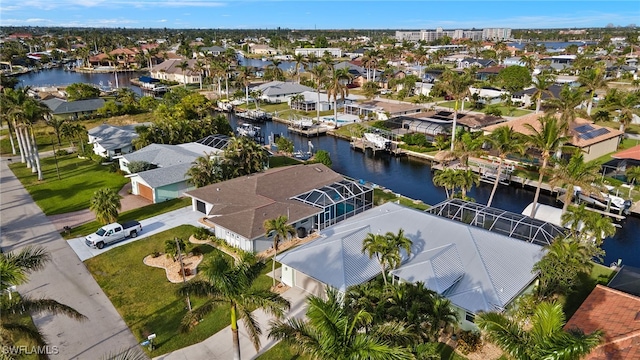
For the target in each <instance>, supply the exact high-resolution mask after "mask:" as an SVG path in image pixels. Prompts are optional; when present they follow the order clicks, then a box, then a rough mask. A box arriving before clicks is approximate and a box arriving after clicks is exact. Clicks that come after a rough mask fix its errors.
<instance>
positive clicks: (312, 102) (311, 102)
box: [288, 89, 356, 111]
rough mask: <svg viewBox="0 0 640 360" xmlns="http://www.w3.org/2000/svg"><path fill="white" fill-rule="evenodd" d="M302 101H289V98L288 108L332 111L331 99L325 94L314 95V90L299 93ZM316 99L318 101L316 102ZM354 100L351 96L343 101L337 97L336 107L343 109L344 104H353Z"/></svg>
mask: <svg viewBox="0 0 640 360" xmlns="http://www.w3.org/2000/svg"><path fill="white" fill-rule="evenodd" d="M300 95H301V96H302V99H301V100H299V101H291V97H289V99H288V101H289V106H290V107H291V108H292V109H294V110H300V111H316V107H320V111H328V110H333V97H331V98H329V96H328V95H327V93H323V92H321V93H319V94H318V93H316V92H315V90H313V89H311V90H310V91H304V92H302V93H300ZM318 98H319V99H320V100H318ZM355 101H356V98H355V97H354V96H352V95H348V96H345V98H344V99H342V97H340V96H338V100H337V101H336V106H337V108H338V109H341V108H344V106H345V104H353V103H355Z"/></svg>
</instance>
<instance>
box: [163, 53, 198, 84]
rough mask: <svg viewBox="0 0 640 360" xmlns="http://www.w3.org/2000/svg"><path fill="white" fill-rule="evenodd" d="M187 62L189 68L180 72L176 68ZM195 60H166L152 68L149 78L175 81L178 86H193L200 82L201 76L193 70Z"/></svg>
mask: <svg viewBox="0 0 640 360" xmlns="http://www.w3.org/2000/svg"><path fill="white" fill-rule="evenodd" d="M184 61H186V62H187V64H188V65H189V67H188V68H187V69H185V70H184V72H183V71H182V69H180V68H179V67H178V66H179V65H180V64H181V63H183V62H184ZM195 64H196V60H194V59H189V60H184V59H168V60H165V61H163V62H161V63H160V64H158V65H156V66H154V67H153V69H152V70H151V72H150V76H151V77H152V78H154V79H158V80H165V81H175V82H177V83H180V84H185V83H186V84H193V83H197V82H200V76H201V74H200V73H199V72H197V71H195V70H194V65H195Z"/></svg>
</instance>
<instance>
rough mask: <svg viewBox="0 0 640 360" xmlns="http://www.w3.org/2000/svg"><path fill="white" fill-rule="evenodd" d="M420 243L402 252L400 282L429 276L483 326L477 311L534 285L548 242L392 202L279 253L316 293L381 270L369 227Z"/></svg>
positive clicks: (468, 321)
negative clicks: (367, 247) (369, 246)
mask: <svg viewBox="0 0 640 360" xmlns="http://www.w3.org/2000/svg"><path fill="white" fill-rule="evenodd" d="M399 229H403V230H404V235H405V236H406V237H407V238H409V239H410V240H411V241H412V242H413V246H412V254H411V255H410V256H407V254H406V253H404V251H402V255H403V261H402V265H400V267H398V268H397V269H394V270H391V271H390V273H391V277H392V280H393V281H394V282H412V283H415V282H418V281H420V282H423V283H424V284H425V286H426V287H427V288H429V289H431V290H433V291H436V292H438V293H439V294H440V295H442V296H444V297H446V298H448V299H449V300H451V302H452V305H453V307H454V308H455V310H456V311H457V312H458V313H459V315H460V326H461V327H462V328H463V329H475V328H476V326H475V324H474V323H473V322H474V318H475V314H477V313H478V312H487V311H503V310H505V309H506V308H507V307H508V306H509V305H510V304H511V303H512V302H513V300H514V299H515V298H516V297H517V296H519V295H520V294H522V293H524V292H526V291H528V290H530V289H531V287H532V285H533V283H534V280H535V278H536V274H535V273H534V272H532V268H533V265H534V264H535V263H536V262H537V261H538V260H539V259H540V258H541V257H542V255H543V254H544V250H543V247H542V246H540V245H537V244H533V243H530V242H526V241H520V240H517V239H513V238H509V237H507V236H505V235H502V234H498V233H494V232H490V231H487V230H485V229H482V228H478V227H474V226H470V225H468V224H465V223H462V222H457V221H453V220H450V219H447V218H444V217H440V216H436V215H432V214H429V213H425V212H423V211H418V210H415V209H411V208H407V207H404V206H402V205H398V204H395V203H392V202H388V203H385V204H383V205H381V206H378V207H375V208H373V209H371V210H368V211H365V212H363V213H361V214H358V215H355V216H353V217H352V218H350V219H347V220H345V221H343V222H340V223H338V224H336V225H333V226H330V227H328V228H326V229H324V230H321V231H320V237H319V238H318V239H316V240H314V241H312V242H309V243H307V244H304V245H302V246H299V247H297V248H295V249H292V250H288V251H287V252H285V253H282V254H281V255H279V256H278V257H277V261H279V262H281V263H282V282H283V283H284V284H285V285H288V286H291V287H298V288H300V289H303V290H305V291H307V292H309V293H311V294H313V295H318V296H322V295H323V293H324V290H325V288H326V287H332V288H335V289H337V290H338V291H340V292H345V291H347V289H348V288H349V287H351V286H354V285H359V284H362V283H365V282H367V281H369V280H371V279H373V278H374V277H376V276H378V275H379V274H380V265H379V264H378V262H377V260H376V259H375V258H370V257H369V256H368V255H367V254H366V253H363V252H362V243H363V240H364V239H365V238H366V237H367V235H368V234H385V233H387V232H391V233H394V234H395V233H397V232H398V230H399Z"/></svg>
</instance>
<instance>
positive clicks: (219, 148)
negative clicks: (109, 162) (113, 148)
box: [118, 135, 229, 203]
mask: <svg viewBox="0 0 640 360" xmlns="http://www.w3.org/2000/svg"><path fill="white" fill-rule="evenodd" d="M228 141H229V138H228V137H227V136H225V135H211V136H209V137H206V138H204V139H201V140H198V141H197V142H192V143H186V144H179V145H166V144H151V145H149V146H145V147H144V148H142V149H140V150H138V151H135V152H132V153H130V154H124V155H121V156H119V157H118V161H119V165H120V169H121V170H122V171H124V172H126V173H128V174H130V175H128V177H129V179H130V180H131V189H132V193H133V194H134V195H140V196H142V197H143V198H145V199H148V200H150V201H152V202H153V203H158V202H162V201H165V200H170V199H175V198H178V197H181V196H182V194H183V192H185V191H187V190H191V189H193V188H194V186H193V185H192V184H191V183H189V181H188V178H187V176H186V175H185V174H186V173H187V171H188V170H189V169H190V168H191V167H192V166H193V162H194V161H195V160H196V159H197V158H198V157H200V156H204V155H205V154H206V155H211V156H215V157H220V156H222V153H223V152H224V148H225V147H226V146H227V143H228ZM132 161H141V162H145V163H148V164H151V165H152V167H153V169H150V170H146V171H141V172H138V173H131V171H130V170H129V167H128V164H129V163H131V162H132Z"/></svg>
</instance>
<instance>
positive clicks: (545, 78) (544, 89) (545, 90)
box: [532, 72, 556, 114]
mask: <svg viewBox="0 0 640 360" xmlns="http://www.w3.org/2000/svg"><path fill="white" fill-rule="evenodd" d="M555 81H556V77H555V75H553V74H550V73H547V72H541V73H540V74H538V75H537V76H536V77H535V78H534V80H533V82H532V84H533V88H534V89H535V92H534V93H533V95H532V99H534V100H535V101H536V114H537V113H539V112H540V106H541V105H542V97H543V96H544V95H545V94H547V95H549V96H552V95H553V94H552V93H551V91H549V87H550V86H551V85H553V84H554V83H555Z"/></svg>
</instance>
